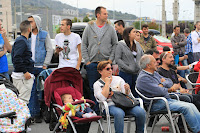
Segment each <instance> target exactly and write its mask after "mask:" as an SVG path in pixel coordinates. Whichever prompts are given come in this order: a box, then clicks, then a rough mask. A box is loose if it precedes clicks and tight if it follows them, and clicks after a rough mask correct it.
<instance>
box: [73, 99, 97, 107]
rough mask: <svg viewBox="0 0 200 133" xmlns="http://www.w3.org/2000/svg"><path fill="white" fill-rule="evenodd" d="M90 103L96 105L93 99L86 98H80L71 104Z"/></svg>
mask: <svg viewBox="0 0 200 133" xmlns="http://www.w3.org/2000/svg"><path fill="white" fill-rule="evenodd" d="M84 102H86V103H89V104H90V105H91V106H94V105H95V102H94V101H92V100H89V99H85V100H78V101H75V102H72V103H71V104H72V105H76V104H81V103H84Z"/></svg>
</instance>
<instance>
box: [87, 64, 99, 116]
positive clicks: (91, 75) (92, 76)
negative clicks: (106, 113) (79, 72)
mask: <svg viewBox="0 0 200 133" xmlns="http://www.w3.org/2000/svg"><path fill="white" fill-rule="evenodd" d="M97 65H98V63H91V64H89V65H86V71H87V78H88V81H89V87H90V90H91V94H90V99H91V100H92V101H94V102H95V106H94V108H93V109H94V111H95V112H96V113H97V114H99V104H98V102H97V101H96V99H95V97H94V89H93V84H94V83H95V82H96V81H97V80H98V79H99V78H100V74H99V72H98V71H97Z"/></svg>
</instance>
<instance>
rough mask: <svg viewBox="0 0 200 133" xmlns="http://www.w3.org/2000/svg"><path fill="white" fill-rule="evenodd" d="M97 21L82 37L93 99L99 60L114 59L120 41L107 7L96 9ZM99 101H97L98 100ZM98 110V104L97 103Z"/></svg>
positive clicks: (86, 29)
mask: <svg viewBox="0 0 200 133" xmlns="http://www.w3.org/2000/svg"><path fill="white" fill-rule="evenodd" d="M95 16H96V18H97V20H96V21H91V22H89V23H88V26H87V27H86V28H85V30H84V33H83V37H82V45H81V46H82V47H81V52H82V56H83V59H84V60H85V64H86V71H87V77H88V80H89V86H90V89H91V93H92V94H91V100H94V101H96V100H95V98H94V91H93V84H94V82H96V80H98V79H99V78H100V75H99V73H98V71H97V65H98V62H99V61H103V60H109V61H110V62H112V61H113V60H114V53H115V47H116V44H117V42H118V40H117V35H116V32H115V30H114V28H113V27H112V26H111V25H110V23H109V22H108V21H107V18H108V12H107V10H106V8H105V7H101V6H100V7H97V8H96V10H95ZM96 103H97V102H96ZM96 107H97V108H96V110H95V111H97V110H98V105H96Z"/></svg>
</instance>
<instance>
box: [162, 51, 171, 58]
mask: <svg viewBox="0 0 200 133" xmlns="http://www.w3.org/2000/svg"><path fill="white" fill-rule="evenodd" d="M170 53H171V54H172V52H171V51H167V52H165V54H164V55H163V57H162V58H164V57H165V56H166V55H167V54H170Z"/></svg>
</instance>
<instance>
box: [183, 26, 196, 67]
mask: <svg viewBox="0 0 200 133" xmlns="http://www.w3.org/2000/svg"><path fill="white" fill-rule="evenodd" d="M184 35H185V37H186V41H187V44H186V45H185V54H186V55H188V63H189V64H191V63H193V62H194V57H193V49H192V37H191V33H190V30H189V29H188V28H185V29H184Z"/></svg>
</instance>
